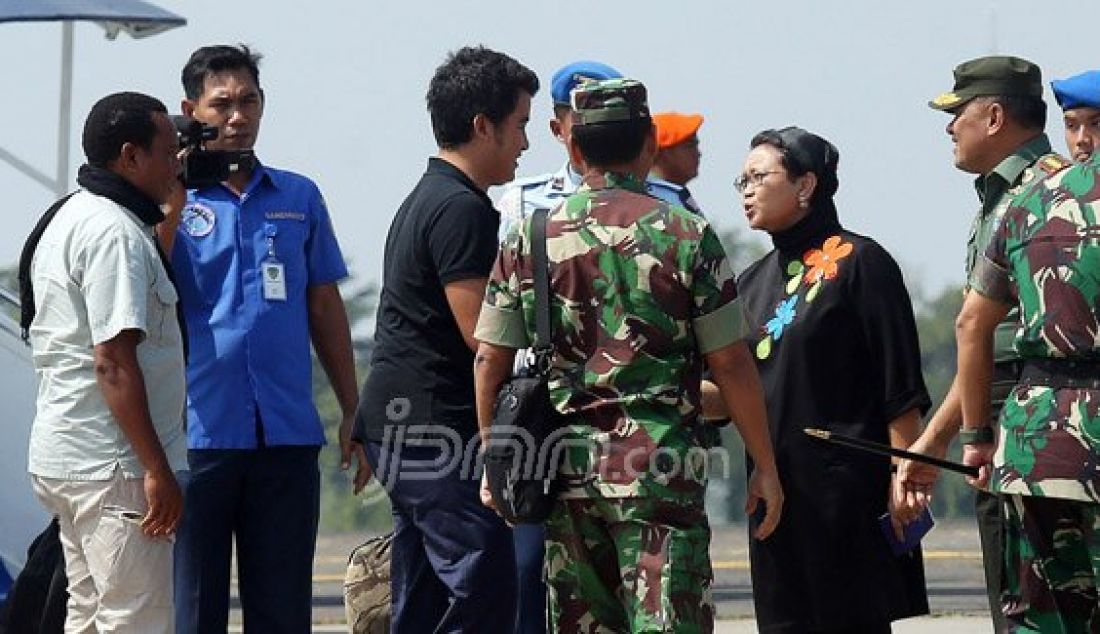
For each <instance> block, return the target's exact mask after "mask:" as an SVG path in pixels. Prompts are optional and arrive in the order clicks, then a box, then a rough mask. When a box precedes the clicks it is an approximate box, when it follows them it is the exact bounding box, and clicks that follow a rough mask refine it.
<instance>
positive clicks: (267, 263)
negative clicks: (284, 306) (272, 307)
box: [260, 223, 286, 302]
mask: <svg viewBox="0 0 1100 634" xmlns="http://www.w3.org/2000/svg"><path fill="white" fill-rule="evenodd" d="M278 233H279V228H278V227H277V226H275V225H273V224H271V223H264V237H266V238H267V257H266V258H264V260H263V262H261V263H260V274H261V275H262V276H263V280H264V299H266V300H268V301H278V302H285V301H286V267H285V266H283V263H282V262H280V261H279V258H278V257H276V256H275V236H276V235H278Z"/></svg>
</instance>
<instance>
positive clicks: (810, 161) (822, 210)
mask: <svg viewBox="0 0 1100 634" xmlns="http://www.w3.org/2000/svg"><path fill="white" fill-rule="evenodd" d="M765 144H766V145H770V146H772V147H774V148H775V149H777V150H779V153H780V155H781V156H782V164H783V167H784V168H785V169H786V170H787V173H788V174H790V175H791V176H792V177H798V176H802V175H803V174H807V173H812V174H813V175H814V176H816V177H817V186H816V187H814V192H813V194H812V195H811V196H810V200H809V204H810V213H809V214H807V217H806V218H804V219H803V220H802V221H799V222H798V223H797V225H796V227H792V229H797V231H791V230H787V231H785V232H780V233H781V234H784V235H779V234H776V235H773V236H772V239H773V240H774V241H775V243H776V246H779V247H782V246H783V245H782V244H781V243H784V242H788V241H790V240H795V241H797V240H798V239H799V236H801V234H803V233H805V232H806V231H811V230H812V231H813V232H814V233H817V232H819V231H821V230H831V229H835V228H839V227H840V220H839V219H838V218H837V212H836V205H835V204H834V203H833V195H834V194H836V190H837V188H838V187H839V186H840V181H839V179H838V178H837V164H838V163H839V162H840V153H839V152H837V149H836V146H834V145H833V144H832V143H830V142H828V141H826V140H825V139H823V138H821V137H819V136H818V135H816V134H814V133H813V132H807V131H806V130H803V129H802V128H799V127H797V126H788V127H786V128H781V129H779V130H764V131H763V132H761V133H759V134H757V135H756V136H754V137H753V138H752V142H751V143H750V144H749V147H752V148H754V147H757V146H759V145H765ZM787 233H790V234H791V235H789V236H788V235H785V234H787Z"/></svg>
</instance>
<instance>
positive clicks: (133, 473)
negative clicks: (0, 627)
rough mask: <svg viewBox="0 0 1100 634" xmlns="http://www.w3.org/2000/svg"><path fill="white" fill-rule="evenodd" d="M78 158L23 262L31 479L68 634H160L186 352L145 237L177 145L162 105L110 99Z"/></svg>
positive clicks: (166, 285)
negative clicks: (59, 571) (72, 181)
mask: <svg viewBox="0 0 1100 634" xmlns="http://www.w3.org/2000/svg"><path fill="white" fill-rule="evenodd" d="M83 147H84V152H85V154H86V155H87V158H88V163H87V164H86V165H84V166H83V167H81V168H80V172H79V175H78V177H77V182H78V183H79V184H80V185H81V189H80V190H78V191H77V192H76V193H75V194H73V195H71V196H70V197H68V198H67V199H64V200H63V201H61V202H60V203H59V204H56V205H54V206H53V207H52V208H51V209H50V210H49V211H48V212H46V215H45V216H43V218H42V220H41V221H40V222H39V223H38V226H36V227H35V230H34V232H33V233H32V234H31V236H30V238H28V241H27V244H26V245H25V246H24V251H23V257H22V259H21V262H20V269H21V271H20V273H21V274H20V281H21V286H22V287H23V289H22V291H23V296H24V303H27V302H28V299H32V302H31V303H30V305H29V306H26V307H25V309H24V317H25V319H24V326H25V327H26V326H29V328H27V332H28V334H29V339H30V343H31V348H32V353H33V358H34V366H35V372H36V374H37V376H38V382H39V383H38V399H37V412H36V415H35V419H34V425H33V427H32V430H31V441H30V454H29V466H28V470H29V471H30V473H31V480H32V484H33V486H34V490H35V493H36V494H37V496H38V497H39V499H40V500H41V501H42V503H43V504H44V505H45V506H46V507H47V508H48V509H49V510H50V511H51V512H52V513H54V514H55V515H57V516H58V518H59V520H60V525H61V543H62V547H63V549H64V554H65V572H66V576H67V577H68V590H69V601H68V606H67V607H68V615H67V621H66V626H65V630H66V632H96V631H99V632H143V633H152V632H170V631H171V628H172V622H173V620H172V616H173V613H172V535H173V533H174V531H175V529H176V525H177V524H178V523H179V520H180V516H181V515H182V512H183V500H182V497H181V495H180V489H179V486H178V485H177V483H176V479H175V475H174V472H175V471H179V470H182V469H184V468H186V467H185V465H186V437H185V435H184V429H183V418H182V415H183V411H184V346H183V338H182V333H181V331H180V328H179V322H178V320H177V316H176V301H177V298H176V291H175V288H174V285H173V282H172V279H171V276H170V274H169V272H168V271H167V270H166V269H165V266H164V264H163V258H162V256H161V254H160V252H159V250H158V248H157V245H156V242H155V241H154V238H153V226H154V225H155V224H156V223H157V222H159V221H160V220H163V214H161V212H160V209H159V205H160V204H161V203H163V202H165V201H166V200H167V198H168V196H169V194H170V193H171V192H172V190H173V188H174V187H180V186H181V185H180V183H179V182H178V180H177V175H178V172H179V161H178V159H177V153H178V151H179V145H178V142H177V140H176V132H175V129H174V128H173V126H172V124H171V122H170V120H169V118H168V115H167V110H166V109H165V107H164V105H163V104H162V103H161V102H159V101H157V100H156V99H153V98H152V97H148V96H146V95H141V94H137V93H118V94H114V95H110V96H108V97H105V98H103V99H101V100H100V101H99V102H97V103H96V104H95V105H94V106H93V107H92V110H91V113H90V114H89V115H88V119H87V121H86V123H85V127H84V136H83ZM28 287H29V288H28ZM36 308H37V310H35V309H36ZM31 315H33V319H32V320H30V321H28V320H27V319H26V318H27V317H30V316H31Z"/></svg>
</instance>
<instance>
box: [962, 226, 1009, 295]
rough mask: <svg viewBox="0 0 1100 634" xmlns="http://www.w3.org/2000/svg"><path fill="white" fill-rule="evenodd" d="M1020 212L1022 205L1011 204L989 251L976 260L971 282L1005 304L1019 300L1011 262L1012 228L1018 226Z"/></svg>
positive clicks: (976, 288)
mask: <svg viewBox="0 0 1100 634" xmlns="http://www.w3.org/2000/svg"><path fill="white" fill-rule="evenodd" d="M1018 215H1019V208H1017V207H1015V206H1013V207H1009V208H1008V211H1006V212H1005V215H1004V218H1002V219H1001V222H1000V224H998V225H997V230H996V231H995V232H994V233H993V236H992V237H991V238H990V240H989V244H988V245H987V246H986V249H985V253H984V254H982V255H979V256H978V259H977V261H976V262H974V270H973V271H971V272H970V279H969V280H967V285H968V286H969V287H970V288H972V289H974V290H975V291H977V292H979V293H981V294H982V295H984V296H986V297H988V298H989V299H992V300H994V301H998V302H1001V303H1003V304H1015V303H1016V292H1015V284H1014V282H1013V280H1012V274H1011V272H1010V270H1009V264H1008V255H1007V252H1008V241H1009V235H1008V234H1009V231H1010V230H1011V228H1012V227H1014V226H1016V222H1015V221H1014V220H1013V218H1014V217H1016V216H1018Z"/></svg>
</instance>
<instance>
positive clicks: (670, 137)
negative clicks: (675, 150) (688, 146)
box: [653, 112, 703, 149]
mask: <svg viewBox="0 0 1100 634" xmlns="http://www.w3.org/2000/svg"><path fill="white" fill-rule="evenodd" d="M653 124H654V125H656V126H657V147H659V148H662V149H664V148H666V147H672V146H673V145H676V144H677V143H682V142H684V141H686V140H687V139H688V138H690V137H691V135H693V134H695V133H696V132H698V131H699V127H700V126H702V125H703V115H701V114H681V113H679V112H658V113H656V114H654V115H653Z"/></svg>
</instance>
